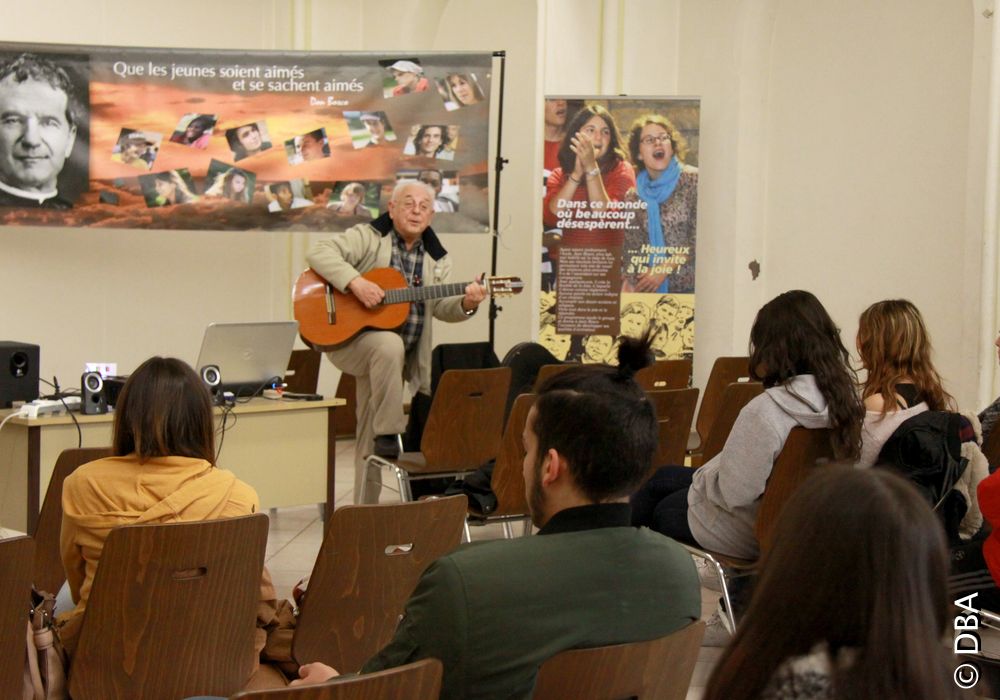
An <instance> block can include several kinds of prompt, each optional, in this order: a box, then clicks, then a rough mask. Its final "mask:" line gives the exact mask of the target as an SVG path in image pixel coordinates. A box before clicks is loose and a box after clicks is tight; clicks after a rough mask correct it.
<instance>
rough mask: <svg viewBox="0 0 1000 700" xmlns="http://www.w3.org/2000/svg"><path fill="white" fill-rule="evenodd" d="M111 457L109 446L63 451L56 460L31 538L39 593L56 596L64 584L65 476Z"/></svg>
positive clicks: (36, 585)
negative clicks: (61, 536) (61, 548)
mask: <svg viewBox="0 0 1000 700" xmlns="http://www.w3.org/2000/svg"><path fill="white" fill-rule="evenodd" d="M110 456H111V448H110V447H84V448H73V449H69V450H63V451H62V452H60V453H59V457H58V459H56V466H55V468H53V470H52V477H51V478H50V479H49V486H48V488H47V489H46V490H45V500H44V501H42V510H41V512H40V513H39V514H38V523H37V524H36V525H35V531H34V532H33V533H31V536H32V537H34V539H35V564H34V572H35V573H34V579H33V581H34V584H35V587H36V588H37V589H38V590H40V591H47V592H49V593H53V594H54V593H57V592H58V591H59V588H60V587H61V586H62V585H63V582H64V581H66V572H65V571H64V570H63V563H62V556H61V554H60V552H59V532H60V531H61V529H62V515H63V511H62V492H63V482H64V481H66V477H67V476H69V475H70V474H72V473H73V472H74V471H76V468H77V467H79V466H80V465H81V464H86V463H87V462H93V461H94V460H95V459H104V458H105V457H110Z"/></svg>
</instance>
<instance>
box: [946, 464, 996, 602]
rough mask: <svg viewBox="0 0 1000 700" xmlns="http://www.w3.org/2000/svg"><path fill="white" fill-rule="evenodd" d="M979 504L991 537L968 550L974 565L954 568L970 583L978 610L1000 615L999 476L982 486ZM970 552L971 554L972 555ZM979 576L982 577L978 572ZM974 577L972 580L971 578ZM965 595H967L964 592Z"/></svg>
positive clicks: (965, 564)
mask: <svg viewBox="0 0 1000 700" xmlns="http://www.w3.org/2000/svg"><path fill="white" fill-rule="evenodd" d="M976 494H977V498H978V500H979V509H980V510H981V511H982V513H983V517H984V518H986V522H988V523H989V529H990V534H989V536H988V537H987V538H986V539H985V540H983V543H982V547H981V548H980V549H976V548H975V547H969V548H965V551H966V557H967V558H969V559H971V560H972V561H970V562H968V563H966V562H962V564H961V565H960V566H956V567H954V568H956V569H961V571H962V572H964V573H966V575H967V576H968V578H971V579H975V580H974V581H970V588H972V589H974V590H976V593H977V594H978V595H977V599H976V602H977V604H978V605H977V607H981V608H985V609H987V610H990V611H991V612H994V613H997V614H1000V590H998V588H997V587H998V586H1000V531H998V530H997V528H998V527H1000V472H993V473H992V474H991V475H990V476H988V477H986V478H985V479H983V480H982V481H980V482H979V487H978V488H977V489H976ZM970 550H971V551H970ZM983 570H985V571H986V572H988V573H989V575H990V576H989V579H990V580H986V577H985V576H983V575H982V573H981V572H983ZM977 571H978V572H980V573H979V575H977V574H976V572H977ZM970 573H971V576H969V574H970ZM962 592H963V593H966V592H967V591H966V590H965V589H963V591H962Z"/></svg>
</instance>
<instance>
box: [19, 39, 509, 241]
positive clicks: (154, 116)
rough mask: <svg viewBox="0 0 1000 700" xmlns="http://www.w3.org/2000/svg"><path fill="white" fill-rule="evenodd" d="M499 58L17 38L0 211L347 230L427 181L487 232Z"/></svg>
mask: <svg viewBox="0 0 1000 700" xmlns="http://www.w3.org/2000/svg"><path fill="white" fill-rule="evenodd" d="M492 61H493V59H492V54H490V53H433V54H430V53H428V54H421V53H405V54H373V53H323V52H282V53H276V52H243V51H218V50H186V49H185V50H168V49H142V48H111V47H94V46H66V45H39V44H9V43H8V44H0V224H5V225H45V226H76V227H114V228H136V229H140V228H141V229H150V228H152V229H205V230H213V229H224V230H248V229H266V230H321V231H337V230H344V229H346V228H348V227H349V226H351V225H353V224H356V223H358V222H361V221H365V220H368V219H371V218H372V217H374V216H377V215H378V212H379V211H380V210H384V209H385V205H386V202H387V200H388V196H389V194H390V193H391V191H392V188H393V187H394V186H395V183H396V182H397V181H398V180H400V179H414V180H422V181H424V182H426V183H427V184H429V185H430V186H431V187H433V188H434V190H435V192H436V193H437V194H436V198H435V210H436V211H437V212H438V213H437V214H436V215H435V218H434V227H435V229H436V230H438V231H440V232H486V231H488V230H489V205H488V202H489V193H488V185H487V153H488V146H489V122H490V119H489V115H490V108H489V102H490V84H491V79H492V75H491V73H492Z"/></svg>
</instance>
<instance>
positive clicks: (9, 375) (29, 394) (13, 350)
mask: <svg viewBox="0 0 1000 700" xmlns="http://www.w3.org/2000/svg"><path fill="white" fill-rule="evenodd" d="M37 398H38V346H37V345H32V344H30V343H19V342H17V341H14V340H0V408H10V407H11V405H12V404H13V402H14V401H34V400H35V399H37Z"/></svg>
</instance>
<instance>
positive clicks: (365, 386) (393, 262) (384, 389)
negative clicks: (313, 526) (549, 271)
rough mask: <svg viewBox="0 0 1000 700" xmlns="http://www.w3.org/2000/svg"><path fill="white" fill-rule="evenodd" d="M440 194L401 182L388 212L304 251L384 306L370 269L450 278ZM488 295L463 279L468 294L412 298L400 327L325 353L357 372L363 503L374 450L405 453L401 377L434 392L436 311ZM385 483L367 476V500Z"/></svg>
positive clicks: (362, 296)
mask: <svg viewBox="0 0 1000 700" xmlns="http://www.w3.org/2000/svg"><path fill="white" fill-rule="evenodd" d="M434 196H435V193H434V190H432V189H431V188H430V187H429V186H427V185H426V184H424V183H422V182H415V181H407V180H404V181H402V182H400V183H399V184H397V185H396V188H395V189H394V190H393V192H392V198H391V199H390V201H389V211H388V212H387V213H385V214H382V215H381V216H379V217H378V218H377V219H375V220H374V221H371V222H368V223H362V224H358V225H356V226H352V227H351V228H349V229H348V230H347V231H345V232H344V233H341V234H337V235H335V236H333V237H332V238H329V239H326V240H324V241H320V242H319V243H317V244H316V245H315V246H313V248H312V250H310V251H309V254H308V256H307V258H306V259H307V260H308V262H309V265H310V267H312V269H313V270H315V271H316V272H317V273H319V275H321V276H322V277H323V278H325V279H326V280H327V282H329V284H330V285H332V286H333V287H334V288H335V289H336V290H339V291H341V292H344V293H348V294H351V295H353V296H354V297H356V298H357V300H358V301H359V302H361V304H363V305H364V307H365V308H368V309H374V308H375V307H377V306H379V305H380V304H381V303H382V300H383V298H384V297H385V290H383V289H382V287H380V286H379V285H378V284H376V283H374V282H371V281H369V280H367V279H365V278H364V277H362V276H361V275H362V274H364V273H366V272H369V271H370V270H374V269H376V268H386V267H391V268H394V269H395V270H397V271H398V272H399V273H401V274H402V276H403V277H404V278H405V279H406V283H407V286H409V287H420V286H423V285H424V283H425V282H426V283H428V284H439V283H442V282H444V281H445V280H447V278H448V276H449V274H450V273H451V258H450V257H449V255H448V251H446V250H445V249H444V246H443V245H441V241H440V240H439V239H438V237H437V234H435V233H434V230H433V229H432V228H431V227H430V222H431V219H432V218H433V217H434ZM485 298H486V291H485V289H484V288H483V286H482V285H480V284H478V283H476V282H472V283H470V284H468V285H466V286H465V289H464V296H459V297H452V298H450V299H428V300H425V301H415V302H412V303H411V304H410V309H409V313H408V315H407V316H406V320H405V322H404V323H403V325H402V326H401V327H400V328H398V329H397V330H388V331H387V330H369V331H367V332H364V333H361V334H360V335H357V336H355V337H354V338H353V339H351V340H349V341H348V342H346V343H344V344H341V345H338V346H337V347H336V348H334V349H332V350H330V352H329V353H328V354H327V356H328V357H329V358H330V361H331V362H333V364H334V365H336V366H337V367H338V368H340V369H341V370H342V371H344V372H347V373H348V374H353V375H354V376H355V377H356V378H357V401H358V409H357V410H358V434H357V443H356V445H355V476H354V502H355V503H358V502H360V494H361V484H362V482H363V480H364V478H365V476H366V475H365V473H364V471H365V466H364V458H365V457H366V456H367V455H369V454H372V453H374V454H376V455H378V456H380V457H396V456H397V455H398V454H399V450H400V445H399V438H398V435H399V434H400V433H402V432H403V431H404V430H405V428H406V417H405V416H404V415H403V379H406V381H407V382H408V383H409V384H410V385H411V386H415V387H416V388H417V390H418V391H420V392H422V393H425V394H428V395H429V394H430V386H431V347H432V346H431V318H432V317H433V318H437V319H440V320H442V321H448V322H452V323H454V322H457V321H464V320H466V319H467V318H469V317H470V316H472V315H473V314H474V313H476V309H477V308H478V307H479V304H480V303H481V302H482V301H483V299H485ZM373 471H377V470H373ZM372 476H373V477H374V478H381V477H380V476H377V477H376V476H375V474H373V475H372ZM380 490H381V489H380V486H379V485H378V484H376V483H369V485H368V489H367V496H366V500H368V501H369V502H377V501H378V496H379V491H380Z"/></svg>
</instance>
